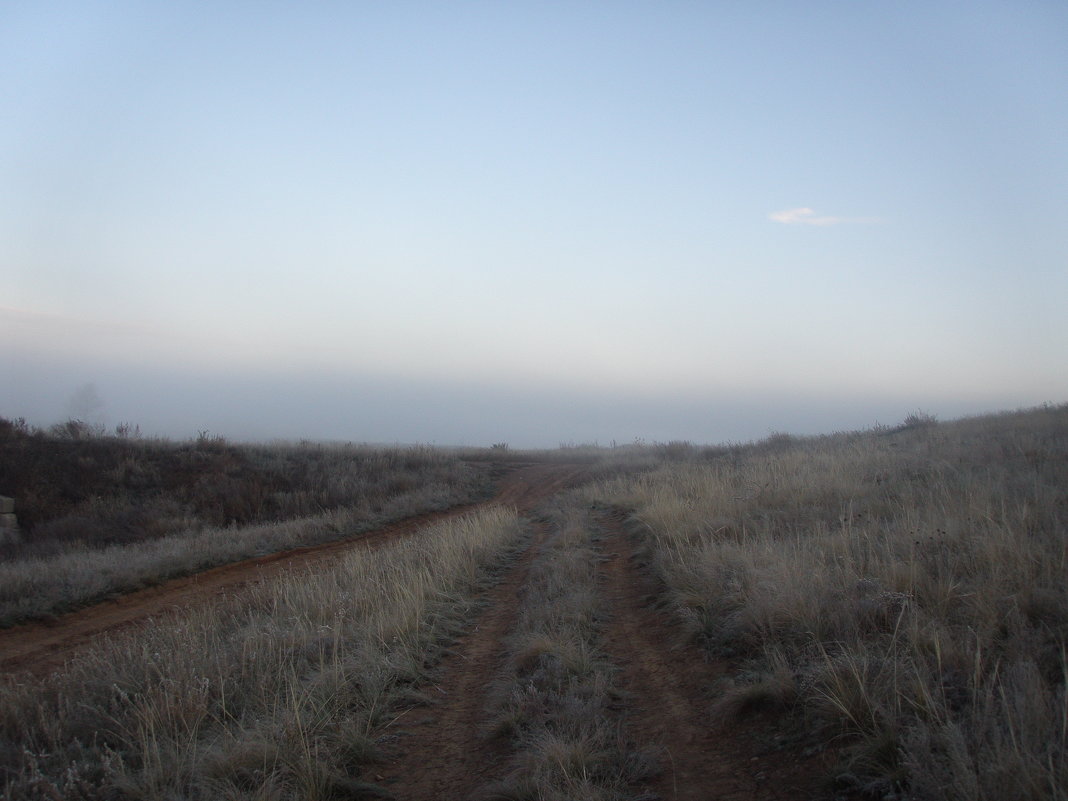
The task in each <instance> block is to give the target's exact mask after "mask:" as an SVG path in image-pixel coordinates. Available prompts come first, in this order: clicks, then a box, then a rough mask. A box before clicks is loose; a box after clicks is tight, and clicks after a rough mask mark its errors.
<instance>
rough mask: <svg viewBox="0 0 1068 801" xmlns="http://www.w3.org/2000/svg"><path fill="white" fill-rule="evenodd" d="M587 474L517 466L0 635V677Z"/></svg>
mask: <svg viewBox="0 0 1068 801" xmlns="http://www.w3.org/2000/svg"><path fill="white" fill-rule="evenodd" d="M584 472H585V471H584V468H583V467H582V466H576V465H567V464H534V465H523V466H513V467H512V468H511V469H509V471H508V472H507V473H506V474H505V475H504V476H503V477H502V478H501V481H500V484H499V487H498V492H497V495H496V496H495V497H494V498H493V499H492V500H490V501H486V502H484V503H480V504H466V505H463V506H456V507H453V508H451V509H447V510H445V511H441V512H430V513H428V514H423V515H417V516H415V517H411V518H407V519H405V520H401V521H399V522H397V523H393V524H391V525H388V526H384V527H382V528H380V529H376V530H374V531H368V532H364V533H362V534H359V535H357V536H355V537H352V538H349V539H345V540H338V541H335V542H330V543H326V544H323V545H315V546H309V547H304V548H294V549H292V550H288V551H281V552H279V553H274V554H269V555H267V556H261V557H257V558H254V559H246V560H244V561H241V562H234V563H232V564H229V565H223V566H221V567H216V568H213V569H211V570H206V571H204V572H202V573H197V574H195V575H191V576H185V577H182V578H177V579H172V580H170V581H167V582H164V583H162V584H159V585H157V586H155V587H149V588H147V589H144V590H138V591H137V592H132V593H129V594H127V595H123V596H121V597H119V598H116V599H114V600H111V601H105V602H103V603H99V604H95V605H93V606H89V607H86V608H85V609H80V610H78V611H76V612H71V613H69V614H65V615H62V616H60V617H57V618H55V619H53V620H49V621H47V622H34V623H26V624H23V625H19V626H14V627H12V628H9V629H4V630H0V672H4V673H15V672H22V671H28V672H30V673H34V674H37V675H41V674H44V673H47V672H49V671H51V670H54V669H57V668H60V667H62V666H63V664H64V662H66V661H67V660H68V659H70V658H71V657H72V656H73V655H74V654H75V653H76V652H77V651H78V650H79V649H80V648H82V647H84V646H86V645H88V644H90V643H92V642H93V641H94V640H95V639H96V638H98V637H100V636H102V635H104V634H107V633H111V632H115V631H119V630H121V629H125V628H128V627H131V626H136V625H138V624H140V623H142V622H144V621H145V620H147V619H148V618H151V617H158V616H159V615H164V614H169V613H173V612H175V611H180V610H182V609H185V608H188V607H189V606H191V605H194V604H196V603H197V602H198V601H199V600H203V599H206V598H212V597H214V596H216V595H219V594H222V593H234V592H238V591H240V589H241V588H242V587H244V586H247V585H249V584H253V583H257V582H260V581H264V580H266V579H269V578H272V577H274V576H276V575H278V574H279V573H281V572H283V571H287V570H292V569H294V568H301V567H306V566H308V565H311V564H314V563H315V562H320V561H327V560H330V559H332V558H336V557H337V556H339V555H340V554H342V553H344V552H346V551H348V550H350V549H352V548H359V547H379V546H381V545H383V544H385V543H387V542H390V541H392V540H396V539H398V538H401V537H407V536H410V535H412V534H413V533H415V532H417V531H419V530H421V529H423V528H425V527H426V526H428V525H430V524H432V523H436V522H438V521H440V520H446V519H448V518H450V517H456V516H457V515H461V514H464V513H466V512H470V511H472V510H474V509H478V508H482V507H485V506H489V505H492V504H502V505H505V506H513V507H515V508H517V509H518V510H519V511H520V512H523V511H527V510H529V509H532V508H533V507H534V506H536V505H537V504H538V503H540V502H541V501H543V500H545V499H546V498H548V497H550V496H551V495H553V494H554V493H556V492H559V491H560V490H561V489H564V488H566V487H568V486H571V485H574V484H577V483H580V482H581V481H582V480H583V476H584Z"/></svg>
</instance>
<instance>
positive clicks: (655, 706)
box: [372, 514, 828, 801]
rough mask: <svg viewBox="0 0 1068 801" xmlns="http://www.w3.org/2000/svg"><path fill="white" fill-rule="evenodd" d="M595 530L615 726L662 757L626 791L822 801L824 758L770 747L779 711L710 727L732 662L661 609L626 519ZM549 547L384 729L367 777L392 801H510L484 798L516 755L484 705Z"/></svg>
mask: <svg viewBox="0 0 1068 801" xmlns="http://www.w3.org/2000/svg"><path fill="white" fill-rule="evenodd" d="M600 523H601V526H602V528H603V532H604V533H603V536H602V537H601V539H600V545H599V549H598V550H599V553H600V558H601V571H600V574H599V578H598V582H599V587H600V592H601V593H602V595H603V598H604V600H605V602H606V607H607V610H608V617H607V620H606V623H605V625H604V630H603V642H602V647H603V650H604V652H605V653H606V654H607V656H608V657H609V658H610V659H611V661H612V662H613V663H614V664H615V665H616V666H617V667H618V670H619V676H620V688H621V689H622V690H623V692H624V694H625V697H626V698H627V699H628V700H627V701H626V703H625V704H624V705H623V708H622V709H621V710H620V714H619V720H618V721H617V724H618V725H619V726H620V727H621V732H622V733H623V735H624V736H625V739H626V740H627V741H628V742H630V743H632V744H634V745H635V746H637V747H638V748H640V749H641V750H643V751H652V752H654V753H657V754H658V755H659V761H660V768H661V770H660V772H659V773H658V774H657V775H656V776H654V777H653V778H652V779H651V780H649V781H648V782H647V783H646V784H645V785H643V786H636V787H633V788H632V789H633V797H634V798H642V799H654V798H655V799H662V801H669V800H671V801H675V800H677V801H686V800H688V799H693V800H694V801H698V800H699V801H707V800H708V799H724V801H758V800H759V801H812V799H819V798H827V797H828V792H827V790H826V788H825V787H823V786H822V777H823V776H824V775H826V772H827V769H828V763H827V759H826V755H815V756H810V757H807V756H804V755H803V754H801V753H800V752H799V749H782V748H777V747H776V746H775V742H776V739H775V736H776V735H777V734H778V733H779V732H778V726H779V725H780V723H781V721H780V720H779V719H778V716H777V713H774V712H773V713H770V714H763V715H754V716H751V717H748V718H746V719H744V720H738V721H730V722H727V723H725V724H722V725H720V724H716V723H714V722H713V720H712V718H711V716H710V709H711V697H710V690H711V688H712V686H713V685H714V683H715V681H716V679H717V678H718V677H719V676H721V675H723V673H724V672H725V671H726V670H727V666H726V665H725V664H717V663H713V662H709V661H708V660H706V659H705V658H704V657H703V656H702V654H701V652H700V651H699V649H697V648H696V647H694V646H693V645H692V644H690V643H688V642H687V641H686V640H685V638H684V637H683V636H682V634H683V632H681V631H680V627H679V626H678V624H677V623H676V622H674V621H673V618H672V616H671V614H670V613H669V612H666V611H664V610H663V609H658V608H657V607H656V603H655V599H656V596H657V587H656V584H655V582H654V580H653V578H652V576H651V575H650V574H649V573H648V572H647V571H646V570H644V569H643V568H642V567H641V566H640V565H639V564H638V563H637V561H636V560H635V556H634V545H633V543H632V542H631V540H630V538H629V537H628V536H627V535H626V534H625V533H624V531H623V525H622V517H621V516H620V515H616V514H610V515H605V516H604V517H603V519H601V521H600ZM545 540H546V531H545V530H544V527H543V526H539V529H538V531H537V533H536V535H535V537H534V538H533V540H532V542H531V544H530V545H529V546H528V547H527V549H526V550H525V551H524V553H523V555H522V557H521V558H520V559H519V560H518V561H517V563H516V564H515V566H514V567H513V568H512V569H511V570H510V571H509V572H508V573H507V574H506V575H505V576H504V577H503V578H502V580H501V582H500V583H499V584H498V585H497V586H496V587H495V588H494V589H493V590H492V591H490V593H489V595H488V597H487V599H486V600H487V605H486V608H485V611H484V612H483V613H482V614H481V616H480V617H478V618H477V619H476V620H475V621H474V623H473V625H472V627H471V630H470V631H469V633H468V634H467V635H466V636H464V637H462V638H461V639H460V641H459V642H457V643H456V645H455V646H454V647H453V649H452V653H451V654H450V655H449V656H448V657H447V658H446V660H445V661H444V663H443V664H442V666H441V671H440V674H441V676H440V679H438V680H436V683H435V684H433V686H430V687H426V688H424V689H425V694H426V695H427V696H429V697H430V698H431V699H432V703H431V705H430V706H417V707H414V708H412V709H409V710H407V711H406V712H405V713H403V714H402V716H400V717H399V718H398V719H397V720H396V721H394V722H393V723H392V724H390V725H389V726H388V727H387V729H386V737H385V740H386V745H385V749H384V750H385V754H384V758H383V760H382V763H381V764H380V765H379V766H377V768H376V769H375V770H373V771H372V774H373V778H374V780H375V781H376V782H380V783H381V785H382V786H383V787H385V788H387V790H388V792H389V793H390V794H391V795H392V796H393V797H395V798H396V799H398V801H438V799H443V798H449V799H456V800H457V801H464V800H465V799H480V800H481V799H486V798H504V797H511V796H507V795H499V794H496V793H495V792H492V791H491V792H490V793H489V794H488V795H487V793H486V788H487V786H491V785H492V783H493V782H494V781H496V780H500V779H502V778H503V777H504V773H505V771H507V769H508V765H509V763H510V761H511V757H512V756H513V754H512V753H511V751H510V745H509V743H507V742H505V741H503V739H502V738H500V737H494V736H493V730H494V727H493V711H492V708H491V707H492V704H491V700H490V699H491V697H492V694H493V692H494V689H493V688H494V687H495V686H496V685H497V684H498V683H499V682H500V681H501V678H502V676H503V675H504V671H505V669H506V661H507V658H508V656H507V653H506V637H507V635H508V634H509V633H510V632H511V630H512V627H513V626H514V625H515V621H516V619H517V614H518V607H519V603H520V601H519V599H520V598H521V597H522V596H523V594H524V593H525V592H527V591H528V589H529V588H528V587H527V582H528V581H529V574H530V565H531V562H532V561H533V560H534V559H535V558H536V557H537V554H538V551H539V548H541V547H542V545H543V543H544V542H545ZM394 732H395V733H394ZM512 764H514V762H513V763H512ZM553 797H555V796H553ZM583 797H585V796H583ZM606 797H607V796H606ZM612 797H613V798H614V797H615V796H612Z"/></svg>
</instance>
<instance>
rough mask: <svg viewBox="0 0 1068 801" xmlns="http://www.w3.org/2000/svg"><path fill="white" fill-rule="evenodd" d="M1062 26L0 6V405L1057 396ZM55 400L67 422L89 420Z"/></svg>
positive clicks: (162, 422)
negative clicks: (75, 417)
mask: <svg viewBox="0 0 1068 801" xmlns="http://www.w3.org/2000/svg"><path fill="white" fill-rule="evenodd" d="M1066 35H1068V6H1066V5H1065V4H1063V3H1055V2H1039V3H1032V4H1027V5H1020V4H1014V3H1009V2H978V3H974V4H968V5H967V6H964V5H961V4H956V3H949V2H933V3H895V4H890V3H865V4H856V3H844V2H817V3H812V4H803V5H802V4H781V3H759V2H758V3H752V4H744V5H741V4H739V5H735V4H722V3H707V4H675V3H669V4H657V5H655V6H654V5H652V4H640V3H631V2H625V3H602V2H589V3H573V4H542V3H510V4H498V3H488V2H464V3H457V4H431V3H415V2H411V3H408V2H400V3H394V4H388V5H376V4H370V3H353V4H342V3H324V4H316V5H314V6H313V7H307V6H301V7H298V6H296V5H290V4H285V3H271V4H262V5H260V4H248V3H244V2H224V3H220V4H218V5H215V6H212V7H211V8H210V9H208V8H206V7H202V6H201V7H198V6H194V5H191V4H168V5H161V4H154V3H148V2H135V1H134V0H116V2H102V1H101V0H88V1H87V2H78V3H75V2H59V3H53V4H48V5H43V4H33V3H22V4H8V5H6V6H5V7H4V8H2V9H0V75H3V76H4V86H5V98H4V109H5V114H4V121H3V123H2V124H0V342H3V347H2V348H0V416H4V417H8V418H12V417H19V416H24V417H26V418H27V419H29V420H30V421H31V422H33V423H35V424H40V425H47V424H49V423H53V422H56V421H58V420H61V419H64V418H65V417H67V416H69V415H70V414H71V411H72V404H75V405H76V403H77V401H78V398H79V393H84V391H85V389H86V387H90V386H91V388H92V392H93V393H95V394H96V396H97V398H98V402H97V403H95V404H92V405H93V406H94V408H93V409H92V414H93V415H94V416H95V417H96V420H95V421H99V422H103V423H106V424H108V425H110V426H113V425H115V424H116V423H119V422H130V423H135V424H138V425H140V426H141V428H142V429H143V430H144V431H145V432H146V433H148V434H163V435H167V436H174V437H187V436H192V435H194V434H195V433H196V432H197V431H200V430H209V431H212V432H214V433H219V434H222V435H224V436H227V437H232V438H235V439H272V438H289V439H297V438H309V439H338V440H353V441H371V442H436V443H438V444H473V445H486V444H489V443H492V442H498V441H507V442H509V443H511V444H512V445H515V446H517V447H554V446H556V445H558V444H559V443H562V442H590V441H599V442H601V443H602V444H606V443H609V442H611V441H612V440H615V441H618V442H620V443H624V442H631V441H633V440H634V439H636V438H640V439H645V440H649V441H667V440H672V439H686V440H691V441H695V442H722V441H728V440H733V441H738V440H745V439H755V438H759V437H762V436H766V435H767V434H768V433H770V432H771V431H773V430H785V431H791V432H794V433H801V434H803V433H816V432H820V431H830V430H841V429H851V428H860V427H864V426H868V425H871V424H873V423H875V422H882V423H888V424H892V423H896V422H899V421H900V420H901V419H902V418H903V417H904V416H905V415H906V414H907V413H909V412H910V411H913V410H916V409H924V410H926V411H929V412H931V413H933V414H936V415H938V416H939V417H942V418H948V417H955V416H960V415H964V414H973V413H979V412H983V411H994V410H999V409H1011V408H1018V407H1024V406H1033V405H1037V404H1041V403H1043V402H1052V403H1060V402H1064V401H1065V400H1068V369H1066V368H1065V362H1066V359H1065V355H1066V354H1068V315H1066V314H1065V313H1064V305H1065V300H1066V299H1068V225H1065V224H1064V221H1063V216H1064V210H1065V209H1066V208H1068V137H1066V136H1065V135H1064V133H1065V131H1068V81H1066V80H1065V76H1066V75H1068V48H1065V47H1064V41H1065V37H1066ZM83 399H84V398H83Z"/></svg>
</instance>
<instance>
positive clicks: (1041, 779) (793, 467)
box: [588, 406, 1068, 801]
mask: <svg viewBox="0 0 1068 801" xmlns="http://www.w3.org/2000/svg"><path fill="white" fill-rule="evenodd" d="M676 455H677V456H678V457H679V459H678V460H677V461H674V462H672V463H665V464H664V465H663V466H661V467H660V468H658V469H657V470H655V471H653V472H651V473H648V474H645V475H642V476H640V477H637V478H627V477H624V478H621V479H618V480H615V481H610V482H606V483H602V484H600V485H599V486H597V487H596V488H593V489H590V490H588V497H589V498H590V499H591V500H594V501H596V502H602V503H610V504H614V505H618V506H621V507H624V508H626V509H627V510H629V511H630V518H629V519H630V527H631V529H632V531H633V533H634V535H635V536H637V537H639V538H640V539H641V541H642V542H643V544H644V546H645V548H646V550H647V556H648V559H649V560H650V562H651V564H652V565H653V567H654V569H655V571H656V572H657V574H658V576H659V578H660V580H661V581H662V582H663V586H664V593H665V595H666V597H667V598H668V599H669V600H670V604H671V607H672V608H673V609H674V613H675V615H676V616H677V617H678V618H679V619H680V620H682V621H683V622H684V623H685V625H686V626H687V628H688V630H689V631H690V633H691V635H692V638H693V641H694V642H695V643H698V644H699V645H700V646H701V647H702V648H704V649H706V651H707V652H708V654H709V655H710V657H712V658H718V659H727V660H729V661H730V662H731V664H732V665H733V666H734V667H733V670H732V675H731V677H730V678H729V679H728V680H727V681H725V682H724V683H723V684H722V685H721V686H720V688H719V693H720V695H719V702H718V714H719V717H720V718H721V719H724V718H730V717H731V716H736V715H743V714H745V713H746V711H747V710H750V709H753V708H755V707H761V706H763V707H767V706H769V705H771V706H779V707H781V708H783V709H784V710H794V711H797V712H799V713H800V714H803V715H804V716H805V720H806V725H807V727H808V728H809V730H810V731H814V732H820V733H822V734H821V736H822V737H823V738H825V739H826V740H827V741H828V742H836V743H847V744H849V747H848V748H847V750H846V751H845V757H846V759H845V762H844V763H843V765H842V767H841V774H840V776H839V781H840V784H846V785H852V786H853V787H854V788H855V789H859V790H862V791H864V792H866V793H869V794H871V795H873V796H874V797H882V796H887V795H889V796H892V797H899V796H897V795H894V794H895V793H900V792H904V791H906V790H907V792H908V794H909V797H915V798H922V799H959V800H960V801H967V800H968V799H990V801H995V799H998V800H999V801H1004V799H1037V798H1043V799H1064V798H1068V699H1066V694H1065V688H1066V679H1068V661H1066V648H1068V536H1066V535H1068V531H1066V523H1068V407H1066V406H1058V407H1048V408H1042V409H1037V410H1032V411H1027V412H1021V413H1014V414H1002V415H995V416H989V417H982V418H976V419H968V420H961V421H958V422H952V423H942V424H938V423H935V422H934V421H933V420H931V419H929V418H926V417H925V416H923V415H915V416H912V417H911V418H910V419H909V420H907V421H906V424H905V425H903V426H900V427H898V428H894V429H879V430H876V431H870V432H863V433H852V434H836V435H831V436H824V437H815V438H805V439H800V438H793V437H789V436H786V435H778V436H775V437H771V438H769V439H768V440H766V441H764V442H762V443H758V444H755V445H751V446H739V447H728V448H722V449H718V450H716V449H704V450H700V449H691V450H690V452H689V453H688V454H687V453H686V452H685V449H679V453H678V454H676ZM901 797H904V796H901Z"/></svg>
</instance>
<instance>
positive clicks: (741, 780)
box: [600, 515, 828, 801]
mask: <svg viewBox="0 0 1068 801" xmlns="http://www.w3.org/2000/svg"><path fill="white" fill-rule="evenodd" d="M603 522H604V524H605V526H606V533H605V536H604V538H603V539H602V541H601V543H600V547H601V549H602V551H603V553H604V555H605V557H606V560H605V562H604V563H603V564H602V570H603V572H602V575H601V581H602V582H603V585H602V586H603V592H604V594H605V598H606V600H607V601H608V603H609V604H610V608H611V619H610V623H609V625H608V627H607V631H606V633H605V642H604V647H605V650H606V651H607V653H608V655H609V656H610V657H611V658H612V659H613V661H614V662H615V663H616V664H617V665H619V666H620V668H621V670H622V672H621V676H620V686H621V687H622V689H623V690H624V691H625V692H626V693H627V697H626V700H625V702H624V705H625V709H624V727H625V731H626V733H627V738H628V740H630V741H631V742H634V743H636V744H638V745H639V746H641V747H650V746H652V747H653V748H654V750H655V751H659V752H660V762H661V767H662V769H663V772H662V773H661V774H660V775H659V776H657V777H656V779H655V780H654V781H652V782H651V783H650V786H649V787H648V788H647V789H648V790H649V791H651V792H652V793H654V794H655V795H656V796H657V797H659V798H661V799H664V801H676V799H677V800H678V801H708V799H718V800H719V801H756V800H757V799H768V800H769V801H770V800H771V799H774V800H775V801H795V799H796V801H802V800H803V799H804V801H810V800H811V799H816V798H824V797H827V791H826V789H824V788H823V787H822V786H821V785H822V777H823V776H825V775H826V771H827V767H828V766H827V764H826V762H827V757H826V755H816V756H813V757H810V758H803V757H801V755H800V754H796V753H790V752H788V751H775V750H774V749H771V748H769V747H768V743H769V742H770V741H771V740H772V737H773V735H774V733H775V729H776V727H777V726H776V724H777V721H776V719H775V715H774V714H773V713H772V714H762V715H756V716H753V717H750V718H748V719H743V720H741V721H738V722H734V723H729V724H721V725H716V724H714V723H713V720H712V717H711V715H710V706H711V702H710V698H709V694H708V693H709V689H710V686H711V685H712V684H713V682H714V681H715V680H716V679H717V678H718V677H720V676H722V675H723V674H724V673H725V671H726V669H727V666H726V665H725V664H723V663H717V662H709V661H707V660H705V659H704V658H703V657H702V656H701V654H700V653H699V651H698V650H697V649H696V648H694V647H693V646H692V645H687V644H685V642H684V641H683V638H682V633H681V631H680V630H679V627H678V626H677V625H676V624H674V623H673V622H672V621H671V619H670V616H669V615H668V614H666V613H665V612H663V611H662V610H656V609H654V608H653V606H652V601H653V600H655V597H656V595H657V587H656V584H655V582H654V580H653V579H652V577H651V576H650V575H649V574H648V573H647V572H646V571H644V570H643V569H641V568H640V567H639V566H638V565H637V563H636V561H635V556H634V546H633V544H632V543H631V541H630V538H629V537H628V536H627V535H626V534H625V533H624V531H623V527H622V520H621V517H620V516H619V515H608V516H606V517H605V519H604V521H603Z"/></svg>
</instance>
